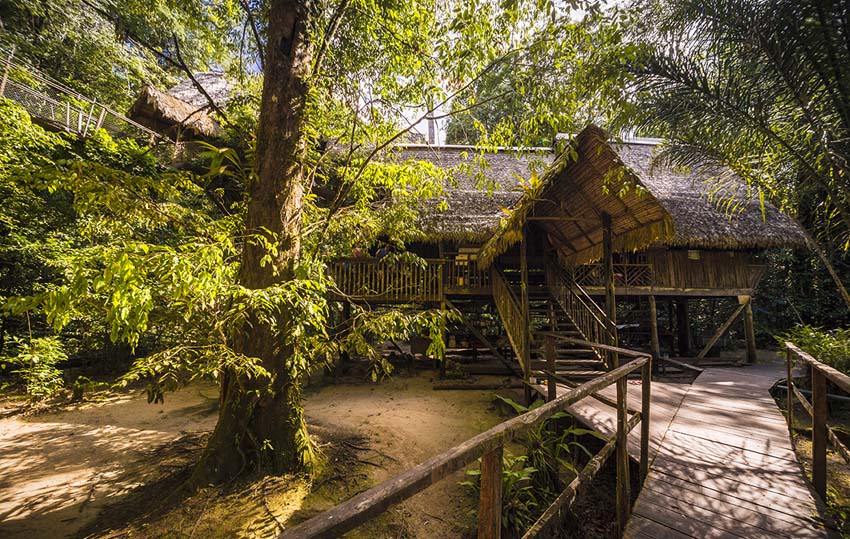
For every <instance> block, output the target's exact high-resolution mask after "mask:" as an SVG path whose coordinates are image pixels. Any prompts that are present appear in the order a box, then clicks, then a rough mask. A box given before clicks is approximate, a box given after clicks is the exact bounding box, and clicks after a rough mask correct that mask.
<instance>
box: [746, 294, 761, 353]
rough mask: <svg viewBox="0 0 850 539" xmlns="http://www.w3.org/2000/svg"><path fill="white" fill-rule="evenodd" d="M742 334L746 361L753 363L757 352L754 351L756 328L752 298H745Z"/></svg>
mask: <svg viewBox="0 0 850 539" xmlns="http://www.w3.org/2000/svg"><path fill="white" fill-rule="evenodd" d="M744 335H745V336H746V338H747V363H755V362H756V361H758V352H757V351H756V329H755V324H754V322H753V301H752V298H748V299H747V304H746V306H745V307H744Z"/></svg>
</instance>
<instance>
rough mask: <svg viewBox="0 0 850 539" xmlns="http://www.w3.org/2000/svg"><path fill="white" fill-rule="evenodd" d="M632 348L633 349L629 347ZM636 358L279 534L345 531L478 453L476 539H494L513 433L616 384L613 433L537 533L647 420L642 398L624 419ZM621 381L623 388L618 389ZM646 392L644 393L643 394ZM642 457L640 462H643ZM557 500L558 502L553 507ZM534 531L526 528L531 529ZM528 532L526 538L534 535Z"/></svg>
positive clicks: (622, 468) (624, 511) (621, 470)
mask: <svg viewBox="0 0 850 539" xmlns="http://www.w3.org/2000/svg"><path fill="white" fill-rule="evenodd" d="M629 352H631V351H629ZM634 354H635V356H639V357H637V359H635V360H634V361H631V362H629V363H627V364H625V365H623V366H622V367H619V368H617V369H614V370H612V371H611V372H608V373H606V374H604V375H602V376H600V377H598V378H595V379H593V380H591V381H589V382H586V383H584V384H582V385H580V386H578V387H576V388H574V389H571V390H569V391H568V392H567V393H565V394H564V395H561V396H560V397H557V398H555V399H554V400H551V401H549V402H547V403H546V404H544V405H543V406H540V407H539V408H535V409H534V410H531V411H529V412H526V413H524V414H522V415H520V416H517V417H515V418H513V419H509V420H508V421H505V422H504V423H500V424H499V425H496V426H495V427H493V428H491V429H490V430H488V431H486V432H483V433H481V434H479V435H477V436H475V437H473V438H471V439H469V440H467V441H466V442H463V443H462V444H460V445H457V446H455V447H453V448H451V449H449V450H448V451H445V452H444V453H441V454H439V455H437V456H435V457H432V458H430V459H428V460H427V461H425V462H423V463H422V464H419V465H418V466H415V467H414V468H411V469H410V470H407V471H406V472H404V473H402V474H401V475H398V476H396V477H394V478H392V479H389V480H387V481H384V482H383V483H381V484H380V485H378V486H376V487H374V488H372V489H370V490H368V491H366V492H363V493H361V494H358V495H357V496H355V497H353V498H351V499H350V500H348V501H346V502H343V503H341V504H340V505H337V506H336V507H334V508H332V509H330V510H328V511H325V512H324V513H322V514H320V515H318V516H316V517H314V518H312V519H310V520H308V521H306V522H303V523H301V524H299V525H297V526H295V527H293V528H290V529H288V530H285V531H284V532H283V533H282V534H280V535H278V536H277V539H315V538H327V539H330V538H332V537H339V536H340V535H342V534H344V533H346V532H347V531H349V530H352V529H354V528H355V527H357V526H359V525H360V524H363V523H364V522H366V521H368V520H370V519H372V518H375V517H376V516H378V515H380V514H381V513H383V512H384V511H386V510H387V509H389V507H390V506H391V505H393V504H395V503H398V502H401V501H403V500H406V499H407V498H410V497H411V496H413V495H414V494H416V493H417V492H420V491H422V490H424V489H426V488H428V487H429V486H431V485H433V484H434V483H437V482H439V481H441V480H443V479H445V478H447V477H448V476H450V475H451V474H453V473H454V472H457V471H459V470H462V469H463V468H464V467H466V466H467V465H468V464H470V463H472V462H474V461H475V460H476V459H478V458H481V494H480V498H479V510H478V537H479V539H498V538H499V537H500V534H501V518H502V494H501V486H502V452H503V447H504V445H505V444H506V443H507V442H509V441H511V440H513V439H515V438H517V437H518V436H519V435H521V434H523V433H525V432H527V431H528V430H530V429H531V428H533V427H534V426H535V425H537V424H539V423H540V422H542V421H546V420H547V419H549V418H551V417H552V416H553V415H554V414H556V413H557V412H560V411H563V410H565V409H566V408H567V407H568V406H570V405H572V404H575V403H576V402H578V401H580V400H582V399H584V398H586V397H588V396H590V395H593V394H594V393H597V392H599V391H600V390H602V389H603V388H605V387H607V386H609V385H611V384H615V383H616V384H618V391H617V402H618V407H617V432H616V435H615V436H614V437H613V438H612V439H610V440H608V442H607V443H606V444H605V446H604V447H603V449H602V450H601V451H600V452H599V453H597V455H595V456H594V457H593V458H592V459H591V460H590V462H589V463H588V464H587V465H586V466H585V468H584V469H583V470H581V471H580V472H579V474H578V476H577V477H576V479H575V480H574V481H573V482H572V483H570V485H569V486H568V487H567V488H566V490H565V491H564V492H563V493H562V494H561V495H560V496H559V497H558V499H557V500H556V501H555V503H554V504H553V506H551V507H549V508H548V509H547V510H546V511H545V512H544V514H543V516H542V517H541V519H546V520H545V521H543V522H541V521H538V522H537V523H535V524H534V526H533V527H532V530H537V531H535V533H537V532H539V531H540V530H542V529H543V528H545V526H546V524H547V522H549V521H550V520H551V517H552V516H554V515H555V514H557V512H558V511H559V510H560V509H561V508H563V507H565V506H568V504H569V502H570V501H571V500H572V499H574V497H575V494H576V493H577V492H578V491H579V489H580V488H581V487H582V486H586V485H587V483H588V482H589V481H590V480H591V479H592V478H593V476H594V475H595V474H596V472H597V471H598V470H599V468H601V466H602V464H603V463H604V462H605V461H606V460H607V458H608V457H609V456H610V454H611V453H612V452H613V450H614V449H617V453H618V456H619V455H620V452H621V451H622V454H624V455H627V454H626V453H625V451H626V439H627V435H628V431H629V430H630V428H631V427H633V426H634V425H635V424H636V423H637V422H638V421H640V422H641V423H643V424H648V421H647V420H648V418H649V403H648V400H647V401H646V403H645V406H646V408H645V410H644V411H642V412H641V414H640V415H635V416H634V417H633V418H632V421H629V420H627V418H626V413H627V410H626V393H625V382H626V377H627V376H628V375H629V374H630V373H632V372H634V371H636V370H637V369H641V370H642V371H641V372H642V375H643V377H644V384H645V386H647V387H648V386H649V383H650V380H649V364H650V358H649V357H648V356H640V355H639V354H637V353H634ZM620 385H622V386H623V390H622V391H620V389H619V388H620ZM647 395H648V393H647ZM641 433H642V438H643V440H642V445H641V447H642V448H644V447H646V444H645V443H644V440H647V441H648V439H649V436H648V434H647V433H648V428H642V429H641ZM643 460H644V459H643V458H642V459H641V462H643ZM624 464H625V465H624ZM628 477H629V475H628V456H626V459H625V461H624V462H623V461H621V460H620V459H619V458H618V459H617V478H618V479H617V498H618V500H620V499H621V498H624V499H625V500H627V501H628V490H625V492H623V491H622V489H627V488H628ZM555 505H557V507H554V506H555ZM617 508H618V523H621V524H622V525H623V526H624V525H625V522H626V520H627V519H628V516H629V505H628V503H626V504H625V505H624V506H621V504H620V503H618V504H617ZM532 530H529V531H530V532H531V531H532ZM533 536H534V535H533V534H532V535H529V533H526V534H525V536H524V537H526V538H528V537H533Z"/></svg>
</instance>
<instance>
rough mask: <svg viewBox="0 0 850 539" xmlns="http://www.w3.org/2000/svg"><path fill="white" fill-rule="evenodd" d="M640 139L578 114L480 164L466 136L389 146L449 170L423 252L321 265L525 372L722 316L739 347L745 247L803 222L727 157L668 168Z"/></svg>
mask: <svg viewBox="0 0 850 539" xmlns="http://www.w3.org/2000/svg"><path fill="white" fill-rule="evenodd" d="M655 152H656V144H655V143H653V142H651V141H634V142H628V143H614V142H609V141H608V137H607V135H606V134H605V133H604V131H602V130H601V129H599V128H598V127H596V126H592V125H591V126H589V127H587V128H586V129H584V130H583V131H582V132H581V133H580V134H579V135H577V136H576V137H575V138H574V139H573V140H572V141H571V142H570V143H569V144H568V145H567V146H566V148H565V149H564V150H563V151H561V152H559V153H558V154H555V152H553V151H552V150H547V149H532V150H526V151H522V152H517V151H516V150H505V151H499V152H496V153H491V154H487V156H486V157H487V162H486V165H484V166H480V165H478V164H476V160H475V159H474V157H473V156H474V155H475V151H474V150H473V149H471V148H464V147H458V146H447V147H430V146H415V145H414V146H408V147H405V148H403V149H402V150H401V152H400V155H399V156H397V158H401V159H404V160H425V161H430V162H433V163H434V164H436V165H437V166H440V167H443V168H446V169H449V170H450V171H451V172H452V176H453V179H454V181H453V183H452V185H451V186H450V187H449V188H448V189H447V190H446V193H445V196H444V198H443V199H441V200H431V201H427V202H426V203H424V204H423V208H422V211H421V217H420V228H421V229H422V231H423V235H422V238H421V241H419V242H417V243H414V244H412V245H411V246H410V249H411V250H412V251H413V252H415V253H417V254H418V255H419V256H421V257H422V258H423V259H424V261H425V264H424V265H423V264H413V263H410V264H407V263H401V264H400V263H390V262H386V261H383V260H380V259H376V258H358V259H348V260H340V261H337V262H336V263H334V264H333V265H332V267H331V274H332V276H333V277H334V279H335V280H336V282H337V285H338V287H339V289H340V290H341V291H342V292H343V293H344V294H345V299H346V300H347V301H355V302H359V301H362V302H368V303H369V304H371V305H373V306H374V305H380V304H382V303H393V304H410V305H413V306H418V305H429V306H440V307H442V308H450V309H456V310H457V311H458V312H459V313H460V320H461V322H460V323H458V324H456V325H455V326H454V327H450V328H448V330H447V335H446V340H447V344H448V350H449V352H448V354H449V358H450V359H455V360H457V361H460V362H462V363H467V364H469V368H470V370H472V372H475V363H476V360H480V359H484V360H487V359H489V360H491V361H496V362H497V363H498V364H502V365H505V368H506V369H511V370H513V371H514V372H515V373H516V374H518V375H522V376H523V378H525V379H526V380H528V379H530V378H533V377H534V376H535V375H541V374H543V373H547V372H554V373H556V374H557V375H558V376H560V377H563V378H571V379H577V380H581V379H586V378H589V377H593V376H596V375H598V374H600V373H601V372H602V371H604V370H607V369H610V368H612V367H613V366H614V365H615V364H616V363H617V361H618V358H617V355H616V353H614V352H613V351H612V352H609V353H607V354H606V353H600V352H599V351H598V350H597V351H594V349H592V348H591V347H590V346H588V345H587V342H594V343H603V344H608V345H611V346H617V345H621V344H622V345H628V347H630V348H643V349H646V350H650V351H651V352H652V353H653V355H654V356H656V357H662V358H663V357H668V356H686V355H694V354H695V355H697V357H698V360H702V359H703V358H704V357H705V356H706V355H707V354H709V352H710V351H711V350H712V348H714V347H715V346H716V344H717V343H718V341H719V339H720V338H721V337H722V336H723V335H724V334H725V333H726V332H727V331H728V330H729V328H730V327H732V326H733V325H735V323H736V321H737V322H738V323H739V324H740V323H741V321H742V323H743V327H744V334H745V336H746V342H747V350H748V353H747V357H748V359H750V360H752V359H754V358H755V354H756V351H755V339H754V328H753V315H752V307H751V302H752V298H753V296H754V295H755V293H756V289H757V286H758V283H759V280H760V279H761V277H762V275H763V274H764V271H765V267H764V266H763V265H761V264H760V263H759V260H760V257H759V255H760V253H762V252H763V251H765V250H767V249H771V248H788V247H792V248H793V247H802V246H804V245H805V242H806V237H805V234H804V233H803V231H802V230H801V229H800V227H799V226H798V225H797V224H796V222H795V221H794V220H792V219H790V218H788V217H786V216H785V215H783V214H782V213H780V212H779V211H778V210H777V209H776V208H775V207H774V206H772V205H771V204H770V203H767V202H765V203H762V202H761V201H760V200H759V197H758V196H757V195H756V194H754V193H751V192H750V191H749V190H748V189H747V186H746V185H745V184H744V182H743V181H742V180H741V179H740V178H738V177H737V176H735V175H734V174H733V173H732V172H730V171H729V170H723V169H709V168H700V169H699V170H695V169H691V170H688V171H685V170H674V169H672V168H670V167H665V166H662V165H660V164H659V163H657V162H655V161H658V160H656V159H654V156H655ZM518 178H524V179H525V180H526V182H525V183H524V186H522V187H521V186H520V182H519V180H518ZM482 179H483V180H484V182H483V184H484V185H485V187H482V181H481V180H482ZM494 185H495V186H496V188H495V189H494V188H493V186H494ZM488 186H489V188H488ZM445 206H448V209H445ZM694 301H703V302H708V303H709V304H710V305H714V306H716V307H717V308H718V309H720V310H721V311H720V312H722V318H723V319H725V322H724V323H722V324H721V325H720V326H719V327H718V328H717V331H716V332H714V334H713V335H711V336H710V338H705V339H703V340H702V342H699V339H697V338H696V337H695V336H694V335H692V332H691V323H690V322H689V317H688V311H689V309H688V305H689V302H691V303H692V302H694ZM724 309H725V310H724ZM728 311H731V315H730V316H728V318H727V317H726V316H727V314H728ZM695 345H698V346H695ZM412 350H413V351H414V352H416V351H417V346H416V343H412ZM692 350H693V354H692ZM697 350H699V353H698V354H696V351H697Z"/></svg>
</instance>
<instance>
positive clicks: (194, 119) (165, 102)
mask: <svg viewBox="0 0 850 539" xmlns="http://www.w3.org/2000/svg"><path fill="white" fill-rule="evenodd" d="M128 115H129V117H130V118H131V119H133V120H135V121H137V122H139V123H140V124H142V125H144V126H146V127H148V128H150V129H153V130H155V131H157V132H160V133H162V132H168V133H169V134H170V135H171V136H174V137H176V136H177V135H178V134H179V136H180V137H181V138H215V137H217V136H219V135H220V134H221V126H219V124H218V122H217V121H215V120H214V119H213V118H212V117H211V116H210V115H209V113H208V112H207V108H206V107H204V106H196V105H192V104H191V103H187V102H185V101H182V100H180V99H178V98H176V97H174V96H172V95H169V94H167V93H165V92H162V91H160V90H157V89H156V88H154V87H153V86H149V85H146V86H144V87H143V88H142V91H141V93H140V94H139V97H138V98H136V101H135V103H133V106H132V107H130V112H129V114H128Z"/></svg>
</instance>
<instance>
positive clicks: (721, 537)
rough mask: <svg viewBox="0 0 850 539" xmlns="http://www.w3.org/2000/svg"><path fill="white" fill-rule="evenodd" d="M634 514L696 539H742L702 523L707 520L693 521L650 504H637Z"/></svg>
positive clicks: (708, 523)
mask: <svg viewBox="0 0 850 539" xmlns="http://www.w3.org/2000/svg"><path fill="white" fill-rule="evenodd" d="M635 514H636V515H640V516H642V517H644V518H646V519H648V520H653V521H655V522H658V523H659V524H662V525H664V526H667V527H668V528H673V529H675V530H677V531H679V532H681V533H684V534H685V535H687V536H689V537H694V538H698V539H741V537H743V536H742V535H737V534H734V533H730V532H727V531H726V530H723V529H720V528H717V527H715V526H713V525H712V524H711V522H705V521H704V520H708V519H704V520H698V519H694V518H691V517H688V516H687V515H683V514H681V513H678V512H676V511H672V510H670V509H666V508H663V507H658V506H653V505H650V504H638V505H637V506H636V507H635ZM661 537H664V536H661Z"/></svg>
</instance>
